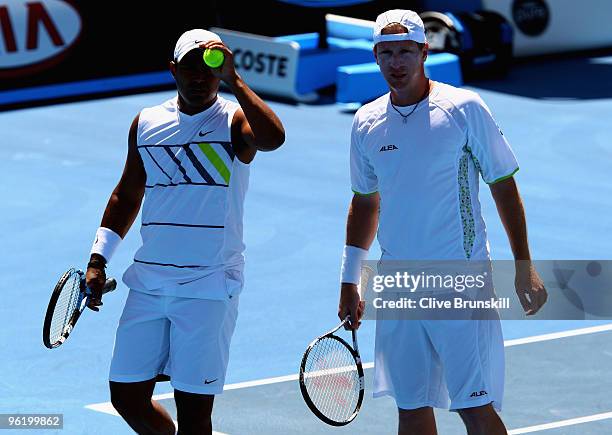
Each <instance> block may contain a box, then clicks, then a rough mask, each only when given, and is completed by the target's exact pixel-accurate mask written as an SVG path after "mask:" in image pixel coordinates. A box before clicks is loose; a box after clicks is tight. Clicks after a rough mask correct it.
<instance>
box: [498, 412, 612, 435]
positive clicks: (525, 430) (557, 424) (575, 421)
mask: <svg viewBox="0 0 612 435" xmlns="http://www.w3.org/2000/svg"><path fill="white" fill-rule="evenodd" d="M608 418H612V412H603V413H601V414H593V415H587V416H585V417H578V418H570V419H568V420H561V421H555V422H553V423H545V424H538V425H537V426H529V427H521V428H519V429H513V430H510V431H508V435H518V434H522V433H532V432H540V431H543V430H548V429H556V428H559V427H565V426H573V425H575V424H581V423H589V422H591V421H599V420H606V419H608Z"/></svg>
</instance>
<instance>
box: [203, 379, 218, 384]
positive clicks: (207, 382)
mask: <svg viewBox="0 0 612 435" xmlns="http://www.w3.org/2000/svg"><path fill="white" fill-rule="evenodd" d="M217 379H219V378H216V379H213V380H212V381H209V380H208V379H204V383H205V384H206V385H208V384H212V383H213V382H216V381H217Z"/></svg>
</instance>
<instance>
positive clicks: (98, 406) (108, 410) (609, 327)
mask: <svg viewBox="0 0 612 435" xmlns="http://www.w3.org/2000/svg"><path fill="white" fill-rule="evenodd" d="M605 331H612V323H609V324H606V325H599V326H592V327H589V328H579V329H570V330H567V331H562V332H553V333H550V334H542V335H533V336H531V337H525V338H518V339H514V340H506V341H504V347H512V346H520V345H523V344H530V343H538V342H542V341H550V340H557V339H559V338H566V337H576V336H579V335H587V334H595V333H598V332H605ZM373 367H374V363H373V362H369V363H364V364H363V368H364V369H371V368H373ZM298 377H299V375H298V374H293V375H286V376H277V377H274V378H266V379H258V380H256V381H247V382H238V383H235V384H228V385H226V386H225V387H224V388H223V391H229V390H239V389H243V388H251V387H259V386H262V385H270V384H278V383H281V382H291V381H297V380H298ZM173 397H174V393H164V394H156V395H154V396H153V399H154V400H164V399H171V398H173ZM85 408H87V409H91V410H93V411H98V412H103V413H105V414H110V415H116V416H119V414H118V413H117V411H115V408H113V405H112V404H111V403H110V402H103V403H93V404H91V405H86V406H85ZM609 414H610V415H612V413H603V414H596V415H593V416H590V417H589V416H587V417H580V418H574V419H570V420H562V421H559V422H555V423H547V424H542V425H539V426H530V427H526V428H519V429H514V430H513V431H510V432H509V435H510V434H522V433H530V432H536V431H538V430H546V429H550V428H552V427H562V426H570V425H574V424H580V423H586V422H589V421H596V420H603V419H606V418H612V417H610V416H608V415H609ZM601 416H605V417H601ZM590 418H593V420H589V419H590ZM555 424H561V426H550V425H555ZM549 426H550V427H549ZM534 428H536V429H534ZM538 428H540V429H538ZM517 431H518V432H517ZM521 431H523V432H521ZM525 431H526V432H525ZM217 435H222V434H220V433H219V434H217Z"/></svg>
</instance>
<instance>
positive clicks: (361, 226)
mask: <svg viewBox="0 0 612 435" xmlns="http://www.w3.org/2000/svg"><path fill="white" fill-rule="evenodd" d="M379 208H380V196H379V194H378V193H373V194H370V195H358V194H355V195H354V196H353V200H352V201H351V205H350V207H349V213H348V219H347V222H346V244H347V245H349V246H355V247H357V248H361V249H366V250H368V249H370V246H371V245H372V242H373V241H374V237H375V236H376V231H377V229H378V212H379ZM363 310H364V304H363V302H362V301H360V297H359V291H358V288H357V285H355V284H350V283H342V284H341V289H340V302H339V304H338V317H340V319H344V318H345V317H346V316H347V315H349V314H350V316H351V320H352V322H351V325H350V326H351V327H352V328H353V329H357V328H359V325H360V322H359V320H360V319H361V317H362V316H363Z"/></svg>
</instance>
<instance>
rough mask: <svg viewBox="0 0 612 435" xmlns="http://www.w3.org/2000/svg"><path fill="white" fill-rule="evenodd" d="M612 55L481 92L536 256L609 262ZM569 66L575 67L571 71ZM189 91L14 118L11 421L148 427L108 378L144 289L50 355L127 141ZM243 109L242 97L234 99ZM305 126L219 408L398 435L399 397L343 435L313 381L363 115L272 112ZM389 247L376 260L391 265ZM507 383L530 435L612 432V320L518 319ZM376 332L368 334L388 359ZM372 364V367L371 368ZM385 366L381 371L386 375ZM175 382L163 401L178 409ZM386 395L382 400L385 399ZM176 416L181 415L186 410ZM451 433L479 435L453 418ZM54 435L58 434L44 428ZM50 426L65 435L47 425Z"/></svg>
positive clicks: (332, 319) (107, 428) (268, 200)
mask: <svg viewBox="0 0 612 435" xmlns="http://www.w3.org/2000/svg"><path fill="white" fill-rule="evenodd" d="M611 70H612V57H605V56H594V57H582V58H573V59H564V60H548V61H547V62H542V63H532V64H521V65H518V66H517V67H515V68H514V69H513V70H512V72H511V73H510V76H509V77H508V78H507V79H506V80H504V81H487V82H482V83H472V86H471V88H472V89H474V90H476V91H478V92H479V93H480V94H481V96H482V97H483V98H484V100H485V101H486V102H487V104H488V105H489V106H490V108H491V109H492V111H493V113H494V114H495V116H496V119H497V121H498V123H499V124H500V126H501V127H502V128H503V130H504V134H505V135H506V137H507V138H508V139H509V141H510V143H511V144H512V146H513V148H514V151H515V153H516V155H517V158H518V160H519V163H520V165H521V170H520V171H519V172H518V174H517V175H516V180H517V182H518V184H519V187H520V190H521V193H522V195H523V199H524V202H525V208H526V212H527V219H528V225H529V239H530V244H531V250H532V255H533V257H534V258H536V259H609V258H610V252H611V251H610V246H612V235H611V234H612V219H611V218H610V215H611V214H610V212H611V210H612V182H610V177H609V173H610V167H611V164H612V146H611V145H610V141H609V133H610V132H609V122H608V121H607V120H609V119H611V118H612V85H611V84H610V81H609V80H607V79H606V77H609V76H610V71H611ZM559 71H563V72H564V74H559ZM173 95H174V92H159V93H150V94H142V95H135V96H123V97H116V98H108V99H102V100H95V101H87V102H78V103H71V104H63V105H56V106H47V107H39V108H33V109H24V110H18V111H12V112H3V113H0V129H1V131H2V137H3V141H2V146H1V147H0V156H1V161H2V163H0V165H1V168H2V174H3V180H4V182H3V183H2V185H1V187H0V189H1V191H2V196H3V198H4V201H3V211H4V212H3V213H2V215H1V217H0V226H1V228H2V231H1V232H0V240H1V245H0V246H2V261H1V262H0V273H1V275H2V294H3V297H2V301H3V303H2V304H1V305H0V316H1V318H2V328H1V329H0V341H1V342H2V345H1V349H2V359H1V362H0V365H1V369H2V372H3V376H2V377H1V378H0V413H63V414H64V430H63V432H62V430H58V431H56V433H70V434H109V433H113V434H124V433H125V434H127V433H131V431H130V429H129V428H128V426H127V425H126V424H125V423H124V422H123V420H122V419H121V418H119V417H117V416H116V415H114V414H113V413H112V407H111V406H110V403H108V401H109V393H108V386H107V374H108V368H109V363H110V357H111V353H112V347H113V339H114V333H115V329H116V326H117V322H118V319H119V316H120V314H121V310H122V307H123V303H124V302H125V298H126V295H127V289H126V288H125V286H124V285H123V284H120V285H119V287H118V289H117V291H115V292H114V293H113V294H111V295H109V296H108V297H106V298H105V299H104V307H103V309H102V310H101V312H100V313H92V312H89V311H88V312H86V314H85V315H84V317H83V319H82V320H80V323H79V325H80V326H79V327H78V328H77V329H76V331H75V332H74V334H73V336H72V337H71V339H70V340H69V342H67V343H66V344H65V345H64V346H62V347H61V348H60V349H56V350H48V349H46V348H44V347H43V345H42V340H41V328H42V319H43V316H44V312H45V310H46V305H47V302H48V297H49V294H50V291H51V289H52V286H53V284H54V283H55V281H56V280H57V278H58V277H59V275H60V274H61V273H63V271H64V270H65V269H67V268H68V267H69V266H76V267H80V268H84V267H85V264H86V261H87V259H88V254H89V249H90V246H91V242H92V239H93V236H94V233H95V229H96V228H97V227H98V225H99V222H100V218H101V214H102V211H103V209H104V207H105V205H106V202H107V200H108V197H109V195H110V192H111V191H112V189H113V187H114V186H115V183H116V182H117V180H118V179H119V176H120V174H121V171H122V168H123V164H124V160H125V155H126V150H127V145H126V144H127V132H128V127H129V125H130V122H131V120H132V119H133V117H134V115H135V114H136V113H137V112H138V111H139V110H140V109H141V108H143V107H146V106H152V105H155V104H158V103H160V102H162V101H163V100H165V99H168V98H170V97H172V96H173ZM229 98H231V96H229ZM270 105H271V107H272V108H273V109H274V110H275V111H276V113H277V114H278V115H279V116H280V118H281V119H282V121H283V123H284V125H285V129H286V132H287V140H286V142H285V145H284V146H283V147H282V148H281V149H280V150H278V151H276V152H273V153H269V154H264V153H259V154H258V156H257V157H256V159H255V162H254V164H253V167H252V172H251V183H250V192H249V194H248V195H247V200H246V212H245V241H246V244H247V252H246V254H247V269H246V287H245V290H244V292H243V294H242V296H241V298H240V315H239V320H238V325H237V330H236V333H235V335H234V338H233V341H232V347H231V360H230V365H229V369H228V379H227V382H228V385H227V386H226V389H227V391H226V392H225V393H224V394H223V395H221V396H219V397H218V398H217V400H216V408H215V412H214V425H215V430H216V431H218V432H220V433H224V434H231V435H234V434H286V433H295V434H298V433H299V434H319V433H346V432H352V433H358V434H383V433H394V432H395V431H396V410H395V407H394V403H393V402H392V401H391V400H390V399H377V400H372V399H371V398H370V396H369V394H367V393H368V387H369V386H370V384H369V383H367V384H366V397H367V399H366V401H365V403H364V406H363V409H362V412H361V414H360V415H359V416H358V417H357V419H356V420H355V422H353V423H351V425H349V426H348V427H346V428H343V429H336V428H332V427H328V426H325V425H324V424H323V423H321V422H320V421H319V420H317V419H316V417H314V416H313V415H312V414H311V413H310V411H309V410H308V409H307V408H306V406H305V405H304V403H303V401H302V398H301V396H300V394H299V387H298V385H297V381H296V378H297V377H296V373H297V370H298V365H299V361H300V358H301V355H302V353H303V351H304V349H305V347H306V345H307V344H308V342H309V341H310V340H312V339H313V338H314V337H315V336H316V335H318V334H319V333H321V332H323V331H325V330H327V329H329V328H330V327H331V326H333V325H334V324H336V322H337V318H336V309H337V295H338V273H339V272H338V270H339V265H340V254H341V250H342V246H343V244H344V234H345V219H346V212H347V207H348V203H349V201H350V198H351V191H350V185H349V179H348V177H349V174H348V147H349V132H350V125H351V122H352V114H351V113H347V112H343V111H342V110H340V109H339V108H338V107H337V106H336V105H333V104H329V105H326V104H320V105H304V104H296V105H291V104H284V103H278V102H271V103H270ZM481 201H482V203H483V209H484V216H485V220H486V222H487V225H488V235H489V240H490V243H491V251H492V256H493V258H495V259H510V258H511V253H510V248H509V246H508V242H507V239H506V235H505V232H504V230H503V228H502V225H501V222H500V221H499V218H498V217H497V211H496V209H495V205H494V203H493V202H492V199H491V197H490V195H489V192H488V188H487V186H486V185H484V184H483V185H482V186H481ZM137 229H138V228H137V225H135V226H134V227H133V228H132V230H131V231H130V233H129V235H128V236H127V238H126V239H125V241H124V243H123V244H122V245H121V247H120V249H119V251H118V253H117V254H116V256H115V257H114V259H113V262H112V263H111V265H110V266H109V271H108V274H109V276H115V277H120V276H121V274H122V273H123V271H124V270H125V268H126V267H127V266H128V265H129V264H130V262H131V259H132V257H133V254H134V252H135V250H136V249H137V247H138V246H139V242H140V238H139V237H140V236H139V234H138V231H137ZM377 249H378V247H377V246H375V247H374V248H373V249H372V252H371V258H376V257H377V256H378V254H379V252H378V251H377ZM503 326H504V334H505V339H506V346H507V349H506V350H507V369H506V370H507V372H506V373H507V382H506V395H505V402H504V408H505V409H504V411H503V412H502V418H503V419H504V421H505V422H506V424H507V426H508V428H509V429H512V432H511V433H513V434H519V433H540V432H541V433H544V434H578V433H579V434H581V435H587V434H603V433H610V432H612V399H611V398H610V395H609V393H608V392H609V390H610V388H611V387H612V379H610V376H609V370H608V368H609V367H610V363H611V362H612V323H606V322H586V321H554V322H553V321H530V322H524V321H511V322H504V325H503ZM373 338H374V324H373V322H365V323H364V325H363V326H362V328H361V329H360V330H359V339H360V349H361V352H362V357H363V360H364V361H365V362H367V363H370V362H371V361H372V359H373V341H374V340H373ZM367 367H371V364H368V365H367ZM371 372H372V370H371V368H368V369H367V370H366V378H367V379H370V376H371ZM171 391H172V390H171V387H170V385H169V383H160V384H158V386H157V389H156V394H158V395H160V400H162V401H163V403H164V405H166V406H167V407H168V408H169V409H171V410H172V412H173V413H174V408H173V403H172V400H171V397H172V395H171ZM370 391H371V390H370ZM174 415H175V414H174ZM438 429H439V432H440V433H441V434H461V433H464V432H463V431H464V429H463V426H462V424H461V423H460V420H459V418H458V417H457V416H456V415H454V414H450V413H447V412H442V413H438ZM41 432H42V431H41ZM44 433H54V431H51V430H47V431H44Z"/></svg>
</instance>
